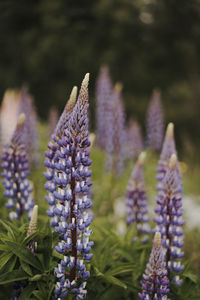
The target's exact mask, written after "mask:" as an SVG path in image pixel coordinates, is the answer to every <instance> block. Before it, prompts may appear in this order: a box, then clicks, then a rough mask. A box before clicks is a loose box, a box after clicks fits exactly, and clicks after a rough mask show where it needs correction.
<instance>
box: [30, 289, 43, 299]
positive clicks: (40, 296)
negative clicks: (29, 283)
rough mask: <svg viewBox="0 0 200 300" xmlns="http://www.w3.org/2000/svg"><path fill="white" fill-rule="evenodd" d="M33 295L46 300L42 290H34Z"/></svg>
mask: <svg viewBox="0 0 200 300" xmlns="http://www.w3.org/2000/svg"><path fill="white" fill-rule="evenodd" d="M33 295H34V296H35V297H36V298H37V299H38V300H44V297H43V294H42V293H41V292H40V291H34V292H33Z"/></svg>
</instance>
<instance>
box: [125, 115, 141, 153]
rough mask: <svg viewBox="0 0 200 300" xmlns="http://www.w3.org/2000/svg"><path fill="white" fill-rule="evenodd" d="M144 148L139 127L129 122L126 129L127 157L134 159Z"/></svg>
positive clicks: (133, 121) (133, 122)
mask: <svg viewBox="0 0 200 300" xmlns="http://www.w3.org/2000/svg"><path fill="white" fill-rule="evenodd" d="M143 148H144V143H143V138H142V133H141V128H140V125H139V124H138V122H137V121H135V120H131V121H130V122H129V126H128V128H127V157H128V158H131V159H133V158H135V157H136V156H137V155H139V153H140V152H141V151H142V149H143Z"/></svg>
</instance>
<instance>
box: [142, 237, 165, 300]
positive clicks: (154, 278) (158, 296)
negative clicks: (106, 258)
mask: <svg viewBox="0 0 200 300" xmlns="http://www.w3.org/2000/svg"><path fill="white" fill-rule="evenodd" d="M141 286H142V293H138V297H139V299H141V300H167V299H168V297H167V294H168V293H169V279H168V271H167V267H166V262H165V256H164V251H163V248H162V242H161V234H160V232H156V233H155V236H154V240H153V247H152V251H151V254H150V258H149V262H148V264H147V266H146V270H145V273H144V274H143V279H142V281H141Z"/></svg>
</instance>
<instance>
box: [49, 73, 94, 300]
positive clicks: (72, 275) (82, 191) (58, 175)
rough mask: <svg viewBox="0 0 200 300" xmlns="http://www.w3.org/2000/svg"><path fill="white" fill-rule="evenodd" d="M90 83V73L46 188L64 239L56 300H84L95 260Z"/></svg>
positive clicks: (54, 220)
mask: <svg viewBox="0 0 200 300" xmlns="http://www.w3.org/2000/svg"><path fill="white" fill-rule="evenodd" d="M88 81H89V74H86V76H85V78H84V80H83V82H82V86H81V90H80V93H79V97H78V100H77V102H76V105H75V106H74V108H73V111H72V113H71V117H70V119H69V121H68V122H67V123H66V124H65V129H64V130H63V131H62V133H61V136H60V137H59V138H58V139H57V145H59V149H57V151H56V155H55V158H54V160H55V164H54V176H53V178H52V179H51V180H49V181H48V184H47V185H46V189H47V190H48V191H49V192H50V197H47V200H48V202H49V204H50V205H51V207H50V209H49V211H48V215H49V216H50V217H52V221H51V225H52V226H53V227H55V231H57V232H58V233H59V235H60V240H61V241H60V242H59V243H58V245H57V246H56V251H57V252H58V253H61V254H63V259H62V260H61V262H60V264H59V265H58V267H57V268H55V275H56V277H57V283H56V287H55V291H54V293H55V297H56V299H64V298H65V297H66V295H67V294H68V293H71V294H75V295H76V299H77V300H79V299H83V298H84V296H85V295H86V293H87V291H86V290H85V286H86V282H85V280H86V279H87V278H88V277H89V275H90V273H89V271H87V270H86V264H85V263H87V262H89V261H90V259H91V258H92V254H90V253H89V252H90V250H91V247H92V245H93V242H91V241H89V236H90V234H91V230H90V229H89V225H90V223H91V221H92V216H91V214H90V213H89V211H88V209H89V208H91V206H92V202H91V200H90V197H89V195H90V186H91V181H90V179H89V178H90V176H91V171H90V170H89V168H88V167H89V166H90V164H91V160H90V159H89V155H90V151H89V149H88V147H89V145H90V143H89V140H88ZM50 162H51V159H50V160H49V163H50ZM47 177H48V175H47ZM52 204H53V205H52Z"/></svg>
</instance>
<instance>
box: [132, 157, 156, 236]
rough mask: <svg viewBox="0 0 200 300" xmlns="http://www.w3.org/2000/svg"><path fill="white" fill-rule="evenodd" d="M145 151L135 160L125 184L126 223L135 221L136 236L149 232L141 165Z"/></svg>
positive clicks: (142, 164)
mask: <svg viewBox="0 0 200 300" xmlns="http://www.w3.org/2000/svg"><path fill="white" fill-rule="evenodd" d="M145 157H146V153H145V152H142V153H141V154H140V155H139V158H138V160H137V162H136V165H135V168H134V170H133V172H132V175H131V178H130V180H129V182H128V186H127V194H126V196H127V199H126V206H127V215H128V216H127V224H128V225H131V224H132V223H135V224H136V226H137V237H139V236H141V235H142V234H144V233H145V234H148V233H150V227H149V223H148V222H149V218H148V216H147V213H148V211H147V196H146V190H145V185H144V175H143V166H144V161H145Z"/></svg>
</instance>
